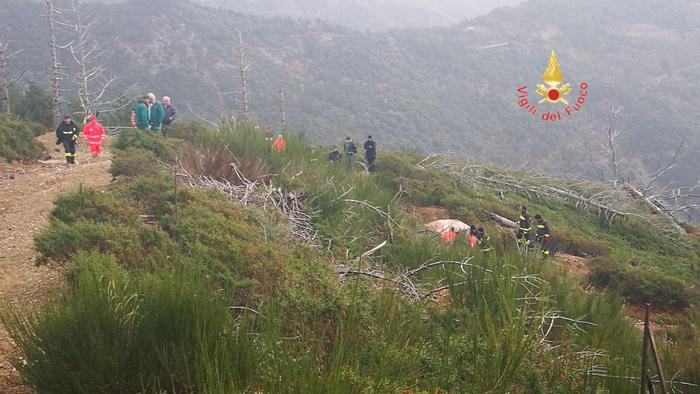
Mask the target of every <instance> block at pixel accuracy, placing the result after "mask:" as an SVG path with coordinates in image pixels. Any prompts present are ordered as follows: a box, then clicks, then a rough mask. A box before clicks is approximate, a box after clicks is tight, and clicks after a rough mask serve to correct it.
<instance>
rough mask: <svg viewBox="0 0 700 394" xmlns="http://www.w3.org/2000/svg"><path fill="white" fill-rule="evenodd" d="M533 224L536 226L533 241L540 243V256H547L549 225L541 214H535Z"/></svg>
mask: <svg viewBox="0 0 700 394" xmlns="http://www.w3.org/2000/svg"><path fill="white" fill-rule="evenodd" d="M535 225H536V226H537V231H535V241H536V242H537V243H539V244H540V248H541V250H542V257H544V258H547V257H549V247H550V241H549V236H550V234H549V225H548V224H547V222H546V221H545V220H544V218H542V215H540V214H537V215H535Z"/></svg>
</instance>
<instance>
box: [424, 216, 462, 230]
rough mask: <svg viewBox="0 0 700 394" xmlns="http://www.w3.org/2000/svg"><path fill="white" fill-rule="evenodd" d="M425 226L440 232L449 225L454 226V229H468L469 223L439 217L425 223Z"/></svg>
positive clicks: (448, 227)
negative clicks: (439, 218)
mask: <svg viewBox="0 0 700 394" xmlns="http://www.w3.org/2000/svg"><path fill="white" fill-rule="evenodd" d="M425 227H426V228H428V229H429V230H432V231H435V232H436V233H438V234H442V233H443V232H445V231H448V230H449V229H450V227H452V228H454V229H455V231H458V232H459V231H467V232H468V231H469V225H468V224H466V223H464V222H460V221H459V220H454V219H441V220H436V221H434V222H430V223H426V225H425Z"/></svg>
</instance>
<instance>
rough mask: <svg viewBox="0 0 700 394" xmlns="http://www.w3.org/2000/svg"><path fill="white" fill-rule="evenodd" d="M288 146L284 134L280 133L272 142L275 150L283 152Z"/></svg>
mask: <svg viewBox="0 0 700 394" xmlns="http://www.w3.org/2000/svg"><path fill="white" fill-rule="evenodd" d="M286 148H287V143H286V142H284V138H283V137H282V134H280V135H278V136H277V138H276V139H275V141H274V142H273V143H272V150H274V151H275V152H282V151H284V150H285V149H286Z"/></svg>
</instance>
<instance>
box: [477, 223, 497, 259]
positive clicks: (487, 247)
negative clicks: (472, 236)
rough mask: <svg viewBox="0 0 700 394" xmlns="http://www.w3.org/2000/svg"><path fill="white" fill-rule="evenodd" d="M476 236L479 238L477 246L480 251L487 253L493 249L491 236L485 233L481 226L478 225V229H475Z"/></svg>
mask: <svg viewBox="0 0 700 394" xmlns="http://www.w3.org/2000/svg"><path fill="white" fill-rule="evenodd" d="M476 237H477V239H478V240H479V247H480V248H481V251H482V252H484V253H488V252H490V251H492V250H493V248H492V247H491V242H490V241H491V237H489V235H488V234H486V230H484V228H483V227H479V229H478V230H476Z"/></svg>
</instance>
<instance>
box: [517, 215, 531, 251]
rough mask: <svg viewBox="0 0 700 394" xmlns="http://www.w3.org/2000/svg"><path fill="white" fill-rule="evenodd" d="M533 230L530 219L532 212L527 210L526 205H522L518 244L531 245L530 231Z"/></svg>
mask: <svg viewBox="0 0 700 394" xmlns="http://www.w3.org/2000/svg"><path fill="white" fill-rule="evenodd" d="M531 230H532V223H531V220H530V213H529V212H528V211H527V207H526V206H524V205H523V206H522V208H521V210H520V217H519V218H518V244H519V245H522V246H526V247H527V246H530V231H531Z"/></svg>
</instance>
